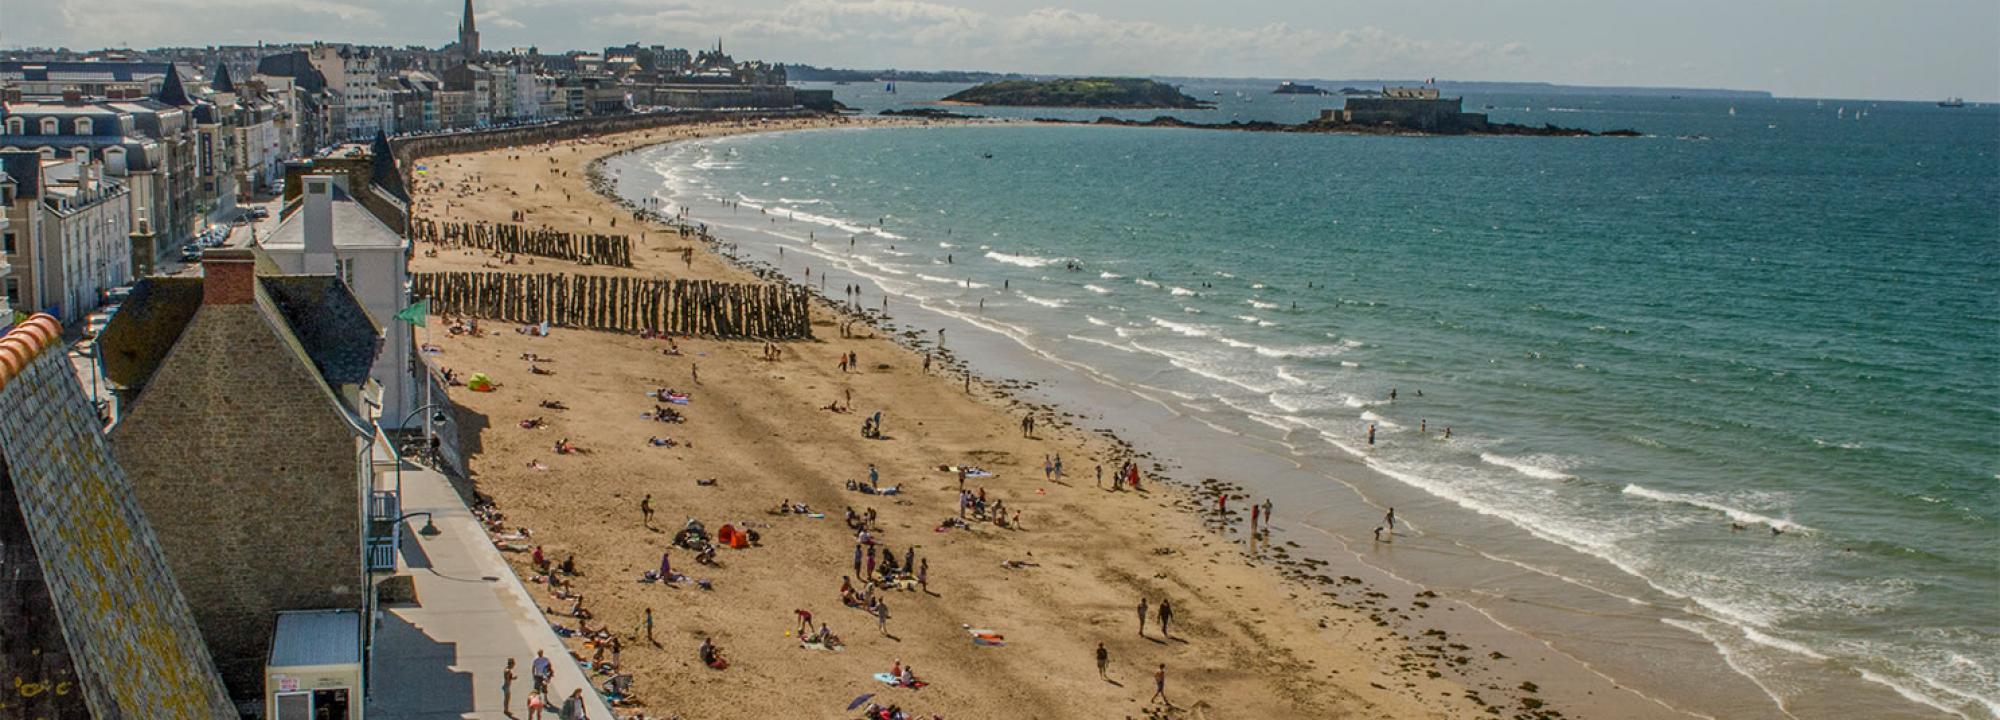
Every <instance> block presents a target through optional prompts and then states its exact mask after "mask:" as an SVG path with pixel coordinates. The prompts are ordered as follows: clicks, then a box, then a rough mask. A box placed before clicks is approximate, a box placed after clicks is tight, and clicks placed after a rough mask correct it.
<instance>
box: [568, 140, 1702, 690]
mask: <svg viewBox="0 0 2000 720" xmlns="http://www.w3.org/2000/svg"><path fill="white" fill-rule="evenodd" d="M973 124H981V123H978V122H973V123H965V122H955V123H926V125H973ZM1021 124H1038V123H1033V122H1024V123H1021ZM824 130H825V129H806V130H788V131H781V132H787V133H806V132H822V131H824ZM681 142H689V141H681ZM673 144H674V143H673V142H665V143H658V144H654V145H650V146H647V147H642V148H632V149H629V150H625V151H623V152H620V153H618V154H616V155H613V156H606V157H603V158H599V160H598V161H597V162H596V163H594V167H596V168H599V173H600V175H601V168H602V166H603V165H604V164H605V163H607V162H612V161H615V160H616V159H618V158H625V157H634V156H637V155H638V154H641V153H645V152H648V151H655V150H662V149H664V148H666V147H667V146H670V145H673ZM595 187H597V189H598V191H599V192H600V194H606V195H607V197H608V198H610V199H612V200H613V201H614V202H618V203H620V204H621V205H623V206H626V207H631V206H632V205H631V204H630V202H629V201H628V200H626V199H625V198H624V197H622V196H617V195H616V191H615V189H613V188H612V187H610V183H607V182H599V183H597V184H596V185H595ZM697 217H698V216H697ZM716 227H717V228H728V227H729V226H727V225H723V224H718V225H717V226H716ZM743 232H757V230H751V229H745V228H732V229H725V230H718V231H717V234H716V237H717V238H720V239H721V240H725V241H726V240H730V239H731V236H732V235H734V234H737V233H743ZM800 240H803V238H800ZM791 249H793V250H803V251H804V252H808V253H809V252H811V251H810V250H805V249H803V248H799V247H796V246H792V247H791ZM736 261H737V262H738V263H739V265H740V266H742V267H744V268H746V269H749V270H751V271H752V272H755V273H757V274H758V275H759V276H763V277H770V276H772V275H779V276H783V277H785V278H786V281H787V282H795V281H796V280H797V277H796V274H795V273H794V274H789V275H788V274H785V273H784V271H783V270H782V269H781V268H779V267H777V266H775V265H773V264H771V263H770V262H766V261H764V260H746V259H740V258H738V259H736ZM822 298H823V299H824V300H825V301H826V303H827V304H829V305H836V303H834V302H833V299H832V298H831V297H826V296H824V295H822ZM907 304H908V301H905V305H906V306H907ZM924 307H925V310H926V312H932V313H939V314H941V315H945V316H949V317H951V318H952V319H953V320H954V321H957V322H962V323H966V324H968V325H970V326H972V327H978V328H980V329H983V330H987V331H989V332H991V333H992V334H993V335H995V336H1000V337H1003V338H1005V340H1006V342H1008V343H1014V344H1017V345H1019V346H1020V347H1021V348H1022V349H1024V350H1027V351H1028V352H1031V353H1034V354H1036V355H1038V356H1040V359H1041V360H1043V361H1046V362H1049V363H1052V364H1054V365H1058V366H1062V367H1064V368H1066V369H1067V370H1068V371H1070V372H1075V373H1078V374H1080V375H1083V376H1085V377H1087V378H1089V379H1090V380H1091V381H1093V382H1096V383H1098V384H1100V385H1102V386H1104V387H1106V388H1110V389H1113V390H1115V391H1116V392H1120V393H1126V392H1129V393H1133V394H1134V395H1136V396H1137V397H1140V398H1143V399H1144V400H1146V401H1147V402H1150V403H1154V404H1156V405H1158V407H1159V408H1160V409H1161V410H1163V411H1166V412H1170V413H1173V412H1176V411H1174V410H1173V409H1172V408H1171V407H1170V406H1169V405H1168V404H1167V403H1165V402H1164V401H1162V400H1161V399H1159V398H1155V397H1151V396H1149V395H1147V394H1145V393H1143V392H1139V391H1137V390H1135V389H1133V388H1130V387H1127V386H1125V385H1124V384H1122V383H1121V382H1119V381H1117V380H1115V379H1113V378H1110V377H1108V376H1103V375H1101V374H1098V373H1096V372H1095V371H1094V369H1091V368H1088V366H1080V365H1078V364H1076V363H1073V362H1071V361H1068V360H1065V359H1063V358H1061V357H1057V356H1054V355H1050V354H1048V353H1046V352H1045V351H1042V350H1040V349H1036V348H1033V347H1031V346H1028V345H1026V344H1025V342H1024V341H1022V339H1021V338H1018V337H1014V336H1012V335H1011V334H1009V333H1007V332H1005V331H1003V330H999V329H997V328H994V327H991V326H989V325H987V324H986V323H983V322H980V321H978V320H975V319H973V318H968V317H964V316H963V315H962V314H959V313H953V312H950V311H944V310H939V309H936V308H932V307H929V306H927V305H926V306H924ZM860 319H862V320H863V321H865V322H868V323H870V324H874V325H876V326H878V327H880V328H881V329H882V330H883V332H884V334H885V335H886V336H887V337H889V338H892V339H895V340H897V341H898V344H900V345H902V346H903V347H905V348H906V349H908V350H909V351H911V352H913V353H921V352H923V350H924V347H923V346H922V345H921V344H912V343H909V342H907V338H908V337H909V335H908V334H909V333H910V332H911V330H912V329H911V328H910V327H909V326H908V325H906V324H903V323H902V322H899V321H889V322H884V321H883V318H882V317H881V316H880V314H879V313H876V312H874V311H872V310H867V311H864V312H863V313H862V314H861V316H860ZM898 320H901V318H899V319H898ZM954 329H956V328H954ZM952 337H953V338H963V337H965V336H964V335H962V334H954V335H953V336H952ZM958 342H963V341H962V340H961V341H958ZM952 362H954V363H957V362H958V359H957V357H956V356H955V357H954V358H953V360H952ZM973 362H977V360H976V359H975V360H972V361H967V362H966V364H967V365H970V364H971V363H973ZM955 367H956V365H955ZM974 377H975V378H978V379H980V382H981V383H982V384H985V385H987V386H988V387H993V388H999V389H1001V390H1002V391H1003V392H1008V393H1010V394H1012V395H1015V396H1018V395H1020V394H1022V393H1035V392H1036V390H1035V382H1033V381H1027V382H1024V381H1010V380H989V379H986V378H981V377H979V376H978V375H975V376H974ZM1024 402H1027V403H1029V404H1032V405H1036V406H1038V407H1042V408H1046V409H1047V410H1048V411H1049V412H1050V413H1051V414H1055V415H1058V416H1068V415H1071V414H1072V412H1074V411H1084V412H1088V411H1089V410H1090V408H1088V407H1073V406H1072V405H1073V403H1066V402H1064V401H1061V400H1056V399H1051V398H1047V397H1043V398H1039V399H1030V400H1024ZM1076 417H1077V418H1078V419H1079V420H1081V419H1082V417H1083V416H1082V415H1077V416H1076ZM1197 421H1199V420H1197ZM1079 427H1082V428H1084V429H1086V430H1088V431H1090V432H1094V433H1099V434H1102V435H1104V436H1106V437H1111V438H1118V439H1116V440H1115V442H1118V443H1120V444H1123V445H1126V446H1131V447H1137V448H1139V449H1141V450H1144V451H1145V452H1142V453H1141V456H1143V457H1159V456H1158V454H1157V453H1154V452H1152V449H1154V448H1151V447H1150V446H1149V445H1148V444H1146V443H1138V444H1136V445H1135V444H1134V443H1131V442H1128V441H1127V440H1125V439H1123V437H1122V435H1121V433H1120V432H1119V431H1118V430H1116V429H1107V428H1104V427H1102V426H1101V425H1100V426H1096V427H1093V426H1090V425H1087V424H1086V425H1081V426H1079ZM1156 464H1157V463H1156ZM1348 464H1349V466H1351V470H1350V471H1352V472H1359V473H1367V474H1374V473H1375V471H1373V470H1371V469H1369V468H1367V467H1366V466H1364V465H1362V464H1360V463H1359V462H1358V461H1356V459H1354V458H1349V461H1348ZM1162 470H1163V474H1164V475H1166V476H1167V477H1166V478H1165V479H1167V480H1168V481H1169V482H1172V483H1174V484H1176V485H1178V486H1180V487H1182V488H1184V489H1186V490H1187V491H1188V492H1190V493H1194V494H1197V495H1198V494H1200V493H1201V492H1202V491H1203V489H1204V488H1203V485H1202V484H1200V483H1194V482H1190V481H1189V480H1188V479H1186V478H1179V479H1176V478H1174V477H1173V475H1174V474H1175V473H1176V471H1175V470H1171V469H1165V468H1163V469H1162ZM1383 479H1384V480H1388V478H1387V477H1386V476H1385V477H1384V478H1383ZM1346 482H1348V483H1349V486H1350V487H1354V486H1353V485H1352V483H1351V481H1346ZM1232 487H1233V486H1232ZM1355 489H1356V491H1357V492H1360V491H1359V488H1355ZM1239 490H1240V489H1239ZM1364 496H1365V494H1364ZM1206 497H1208V498H1211V499H1212V498H1213V494H1212V493H1211V494H1209V495H1207V496H1206ZM1181 509H1182V510H1184V511H1186V512H1189V513H1193V514H1196V515H1199V513H1198V512H1197V511H1195V510H1194V509H1192V507H1182V508H1181ZM1305 527H1310V526H1305ZM1313 529H1314V530H1316V531H1317V528H1313ZM1212 530H1213V528H1211V531H1212ZM1329 537H1331V536H1329ZM1334 541H1335V542H1336V543H1337V544H1338V545H1339V546H1340V549H1339V550H1338V552H1337V553H1336V554H1337V555H1344V556H1345V557H1346V559H1345V560H1342V561H1341V563H1342V564H1341V565H1339V566H1335V567H1332V568H1329V567H1327V566H1324V565H1320V566H1317V567H1314V566H1312V565H1311V563H1315V562H1322V561H1318V560H1308V561H1307V564H1306V565H1305V566H1304V567H1302V566H1301V564H1300V563H1299V562H1297V561H1293V560H1290V559H1286V560H1285V561H1282V562H1279V563H1277V564H1276V565H1274V566H1273V567H1272V570H1273V571H1274V572H1275V573H1276V576H1275V577H1274V578H1273V579H1274V580H1275V581H1276V582H1278V583H1280V584H1288V585H1296V586H1298V587H1300V588H1301V589H1303V590H1306V591H1309V592H1317V591H1319V589H1322V588H1323V587H1324V584H1322V585H1321V588H1315V587H1314V578H1315V573H1335V572H1347V573H1357V574H1360V575H1362V576H1363V577H1364V578H1366V582H1367V583H1368V587H1369V588H1370V589H1369V592H1373V591H1374V590H1375V589H1378V588H1377V587H1376V586H1377V584H1381V585H1382V586H1383V587H1381V588H1379V589H1382V590H1389V591H1390V592H1396V590H1390V587H1389V586H1396V587H1400V588H1401V589H1402V590H1405V591H1408V592H1410V593H1412V594H1416V595H1418V596H1419V597H1422V596H1424V595H1423V594H1424V593H1429V592H1431V589H1430V588H1427V587H1425V586H1424V585H1423V584H1421V583H1419V582H1417V581H1415V580H1412V579H1410V578H1407V577H1403V576H1401V575H1399V574H1397V573H1396V572H1395V571H1394V570H1392V569H1390V568H1387V567H1383V566H1378V565H1376V564H1373V563H1370V562H1368V561H1367V560H1366V559H1365V557H1364V555H1363V553H1362V552H1360V551H1359V550H1355V549H1353V548H1351V547H1347V546H1346V543H1345V541H1342V540H1338V539H1335V540H1334ZM1291 544H1292V545H1293V546H1294V547H1296V545H1297V544H1296V543H1291ZM1246 554H1247V553H1246ZM1348 563H1351V566H1350V565H1349V564H1348ZM1341 577H1343V578H1345V577H1348V576H1346V575H1342V576H1341ZM1452 602H1454V603H1456V604H1458V606H1459V607H1464V608H1466V609H1469V610H1471V611H1472V613H1473V614H1474V615H1477V616H1478V618H1477V619H1473V620H1470V621H1468V620H1467V619H1466V618H1458V619H1450V618H1430V619H1428V620H1427V622H1430V623H1432V624H1433V626H1434V628H1433V629H1435V628H1446V629H1447V632H1448V634H1450V635H1451V636H1453V637H1454V638H1463V637H1466V636H1471V637H1474V638H1477V640H1473V641H1470V642H1482V641H1488V640H1492V639H1494V636H1495V635H1496V634H1498V635H1505V636H1511V637H1513V638H1515V639H1516V640H1518V642H1508V643H1507V644H1506V646H1505V648H1504V649H1505V650H1506V653H1504V654H1503V656H1504V657H1505V658H1507V659H1511V660H1518V661H1519V663H1518V665H1519V666H1521V667H1522V668H1527V667H1529V666H1531V665H1534V664H1537V663H1540V662H1543V661H1546V660H1548V659H1553V660H1554V661H1556V662H1560V663H1569V664H1572V665H1573V666H1574V667H1576V668H1577V669H1579V670H1580V671H1581V672H1582V673H1583V674H1585V675H1588V676H1590V677H1591V678H1593V680H1590V681H1588V682H1577V681H1575V680H1574V679H1571V680H1570V681H1569V682H1567V683H1565V682H1564V681H1561V680H1558V681H1554V682H1551V681H1550V679H1549V676H1550V675H1551V674H1552V673H1551V672H1549V671H1548V668H1545V667H1541V668H1535V670H1534V671H1533V672H1528V671H1526V670H1525V669H1524V670H1522V671H1521V672H1519V673H1518V674H1517V675H1516V681H1517V682H1513V683H1502V684H1501V686H1502V687H1512V686H1513V685H1515V684H1518V682H1528V679H1529V678H1530V676H1533V677H1534V678H1535V679H1537V680H1538V682H1528V684H1529V686H1538V687H1542V688H1543V689H1542V691H1541V692H1542V693H1543V694H1542V695H1541V696H1540V697H1541V698H1542V699H1543V700H1545V701H1547V702H1549V703H1552V705H1551V706H1552V707H1553V706H1554V705H1553V704H1556V703H1559V704H1561V706H1562V707H1563V709H1564V710H1565V711H1566V712H1568V713H1569V714H1570V716H1578V714H1579V713H1581V715H1582V716H1601V717H1648V716H1652V715H1650V714H1649V711H1646V710H1643V709H1642V708H1651V710H1650V712H1651V713H1665V714H1664V715H1660V716H1661V717H1699V718H1711V717H1712V716H1710V715H1707V714H1704V713H1701V712H1697V711H1692V710H1688V709H1685V708H1681V707H1677V706H1676V704H1674V703H1672V702H1670V701H1668V700H1667V699H1665V698H1662V697H1658V696H1655V695H1651V694H1648V693H1647V692H1645V691H1642V690H1639V689H1637V688H1634V687H1631V686H1629V685H1625V684H1623V683H1621V682H1620V681H1618V680H1617V678H1615V677H1613V676H1612V675H1609V674H1607V673H1606V672H1605V671H1603V670H1601V669H1599V668H1597V667H1596V666H1595V665H1594V664H1593V663H1591V662H1590V661H1588V660H1585V659H1583V658H1581V657H1578V656H1576V655H1573V654H1570V653H1568V652H1566V651H1564V650H1562V649H1561V648H1558V647H1557V646H1556V645H1554V644H1553V643H1552V642H1551V641H1549V640H1547V639H1545V638H1542V637H1538V636H1536V635H1534V634H1532V633H1530V632H1529V631H1527V630H1525V629H1524V628H1521V627H1517V626H1515V625H1512V624H1509V623H1508V622H1506V621H1503V620H1502V619H1501V618H1499V617H1497V616H1494V615H1493V614H1492V613H1491V612H1489V611H1487V610H1485V609H1483V608H1480V607H1477V606H1475V605H1471V604H1468V603H1460V602H1458V601H1456V600H1454V601H1452ZM1378 622H1380V620H1378ZM1480 626H1485V628H1484V629H1481V627H1480ZM1425 632H1430V631H1429V630H1424V629H1423V628H1419V627H1411V628H1409V629H1408V630H1405V631H1403V635H1404V637H1405V640H1406V642H1409V643H1410V644H1411V646H1412V647H1413V648H1416V647H1419V646H1420V645H1419V644H1420V643H1422V642H1423V641H1424V640H1425V639H1426V638H1425V637H1424V633H1425ZM1459 642H1467V641H1466V640H1462V639H1461V640H1459ZM1526 646H1532V647H1526ZM1489 651H1491V650H1490V648H1479V649H1478V650H1477V651H1476V652H1475V654H1485V653H1486V652H1489ZM1536 654H1541V655H1543V656H1544V657H1543V659H1542V660H1536V658H1535V656H1536ZM1531 661H1532V662H1531ZM1480 662H1482V663H1484V662H1485V659H1482V660H1481V661H1480ZM1482 670H1492V668H1482ZM1459 674H1460V675H1461V677H1464V678H1465V681H1466V682H1468V683H1469V682H1471V678H1470V676H1465V675H1464V674H1463V673H1459ZM1554 674H1560V672H1557V673H1554ZM1485 684H1487V683H1482V685H1485ZM1564 685H1568V687H1564ZM1586 686H1588V687H1586ZM1550 688H1563V689H1564V690H1567V691H1568V692H1563V693H1561V694H1553V693H1554V691H1552V690H1551V689H1550ZM1493 691H1494V690H1492V689H1489V690H1487V691H1486V692H1489V693H1490V692H1493ZM1621 695H1623V696H1626V697H1628V698H1629V701H1618V700H1613V699H1611V698H1614V697H1617V696H1621ZM1587 696H1588V697H1587ZM1630 703H1639V705H1638V706H1636V707H1635V706H1633V705H1631V704H1630Z"/></svg>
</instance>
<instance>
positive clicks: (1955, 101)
mask: <svg viewBox="0 0 2000 720" xmlns="http://www.w3.org/2000/svg"><path fill="white" fill-rule="evenodd" d="M1938 107H1942V108H1962V107H1965V98H1961V97H1948V98H1945V99H1943V100H1939V101H1938Z"/></svg>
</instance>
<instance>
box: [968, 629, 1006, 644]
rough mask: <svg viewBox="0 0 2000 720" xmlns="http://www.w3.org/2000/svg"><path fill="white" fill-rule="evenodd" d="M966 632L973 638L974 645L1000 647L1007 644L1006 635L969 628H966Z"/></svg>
mask: <svg viewBox="0 0 2000 720" xmlns="http://www.w3.org/2000/svg"><path fill="white" fill-rule="evenodd" d="M965 632H966V634H967V635H971V636H972V644H974V645H984V646H986V647H1000V646H1002V645H1006V644H1007V637H1006V636H1005V635H1001V634H1000V633H997V632H994V631H992V630H989V629H986V628H975V627H968V628H965Z"/></svg>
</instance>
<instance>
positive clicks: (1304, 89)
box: [1271, 80, 1332, 95]
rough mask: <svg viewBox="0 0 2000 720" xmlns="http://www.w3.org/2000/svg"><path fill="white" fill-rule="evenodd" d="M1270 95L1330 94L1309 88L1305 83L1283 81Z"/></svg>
mask: <svg viewBox="0 0 2000 720" xmlns="http://www.w3.org/2000/svg"><path fill="white" fill-rule="evenodd" d="M1271 94H1273V95H1330V94H1332V93H1328V92H1327V91H1325V90H1321V89H1319V88H1317V87H1313V86H1311V85H1307V84H1305V83H1295V82H1292V81H1290V80H1286V81H1284V82H1281V83H1278V89H1276V90H1272V91H1271Z"/></svg>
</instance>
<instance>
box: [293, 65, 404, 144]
mask: <svg viewBox="0 0 2000 720" xmlns="http://www.w3.org/2000/svg"><path fill="white" fill-rule="evenodd" d="M309 57H311V59H312V64H313V67H314V68H316V69H318V70H319V72H320V74H321V75H323V76H325V77H326V87H327V90H328V91H329V92H330V93H332V95H333V98H334V104H335V108H334V113H333V114H334V117H335V118H336V122H335V123H334V134H335V135H337V136H339V137H342V138H345V139H348V140H367V139H369V138H372V137H375V134H376V133H378V132H379V133H390V132H395V129H396V111H395V107H394V105H393V104H392V102H391V98H390V92H389V90H388V89H387V88H384V87H383V86H382V57H381V56H380V55H376V54H375V53H373V52H371V51H369V50H368V49H367V48H357V47H353V46H349V45H318V46H315V47H313V49H312V51H311V52H310V54H309Z"/></svg>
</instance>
